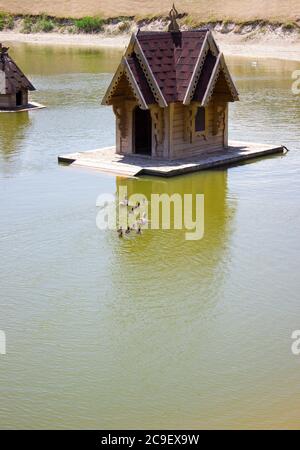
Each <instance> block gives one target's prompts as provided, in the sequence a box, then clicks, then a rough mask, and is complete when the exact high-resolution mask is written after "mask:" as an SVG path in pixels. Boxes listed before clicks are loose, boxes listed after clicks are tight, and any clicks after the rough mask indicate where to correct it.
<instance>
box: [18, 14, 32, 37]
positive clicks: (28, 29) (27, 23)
mask: <svg viewBox="0 0 300 450" xmlns="http://www.w3.org/2000/svg"><path fill="white" fill-rule="evenodd" d="M32 28H33V21H32V18H31V17H30V16H25V17H24V19H23V20H22V26H21V30H20V31H21V33H25V34H29V33H32Z"/></svg>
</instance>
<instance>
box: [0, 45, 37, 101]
mask: <svg viewBox="0 0 300 450" xmlns="http://www.w3.org/2000/svg"><path fill="white" fill-rule="evenodd" d="M34 90H35V88H34V87H33V85H32V84H31V83H30V81H29V80H28V79H27V77H26V76H25V75H24V73H23V72H22V71H21V69H19V67H18V66H17V65H16V63H15V62H14V61H13V60H12V59H11V58H10V56H9V54H8V48H6V47H3V46H2V44H0V109H2V110H18V109H22V108H24V107H27V106H29V105H28V91H34Z"/></svg>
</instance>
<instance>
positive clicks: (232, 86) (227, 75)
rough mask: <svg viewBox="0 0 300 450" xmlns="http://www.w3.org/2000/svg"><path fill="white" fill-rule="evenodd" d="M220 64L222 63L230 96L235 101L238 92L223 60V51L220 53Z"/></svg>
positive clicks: (237, 97) (237, 99)
mask: <svg viewBox="0 0 300 450" xmlns="http://www.w3.org/2000/svg"><path fill="white" fill-rule="evenodd" d="M221 65H222V69H223V72H224V76H225V78H226V81H227V83H228V86H229V88H230V91H231V93H232V97H233V98H234V101H236V102H237V101H239V93H238V90H237V87H236V85H235V82H234V80H233V78H232V76H231V74H230V71H229V69H228V66H227V64H226V61H225V58H224V55H223V53H221Z"/></svg>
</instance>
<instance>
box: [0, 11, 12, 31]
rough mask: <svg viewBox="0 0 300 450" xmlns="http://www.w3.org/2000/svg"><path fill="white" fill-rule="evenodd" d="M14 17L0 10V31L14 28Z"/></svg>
mask: <svg viewBox="0 0 300 450" xmlns="http://www.w3.org/2000/svg"><path fill="white" fill-rule="evenodd" d="M14 24H15V21H14V18H13V16H11V15H10V14H6V13H2V12H0V31H2V30H4V29H8V30H12V29H13V28H14Z"/></svg>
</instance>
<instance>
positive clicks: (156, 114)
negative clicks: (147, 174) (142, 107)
mask: <svg viewBox="0 0 300 450" xmlns="http://www.w3.org/2000/svg"><path fill="white" fill-rule="evenodd" d="M150 113H151V119H152V129H153V134H154V139H155V153H156V152H157V147H158V145H159V144H162V142H163V139H164V112H163V109H162V108H160V107H159V106H158V105H154V106H152V107H151V108H150Z"/></svg>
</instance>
